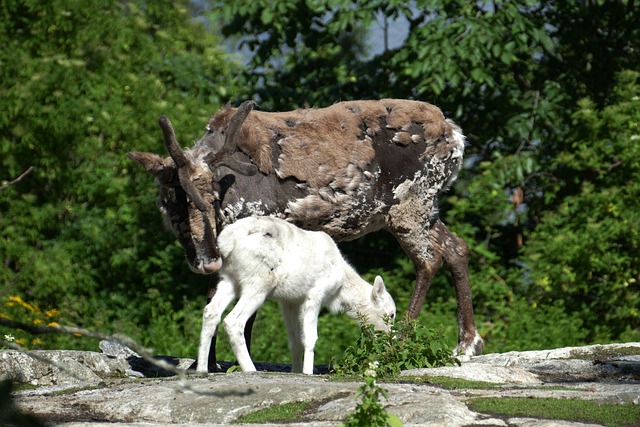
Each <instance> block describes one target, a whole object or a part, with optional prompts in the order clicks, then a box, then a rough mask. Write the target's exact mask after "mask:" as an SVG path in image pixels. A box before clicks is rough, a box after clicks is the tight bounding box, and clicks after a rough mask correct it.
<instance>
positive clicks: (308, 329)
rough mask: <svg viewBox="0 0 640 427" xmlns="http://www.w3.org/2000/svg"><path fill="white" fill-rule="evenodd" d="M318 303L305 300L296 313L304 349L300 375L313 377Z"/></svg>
mask: <svg viewBox="0 0 640 427" xmlns="http://www.w3.org/2000/svg"><path fill="white" fill-rule="evenodd" d="M320 307H321V303H320V301H315V300H306V301H305V302H304V303H303V304H302V306H301V307H300V312H299V313H298V316H299V318H300V319H301V320H302V330H301V332H302V334H301V335H302V336H301V340H302V347H303V348H304V361H303V365H302V373H303V374H308V375H313V362H314V359H315V347H316V342H317V341H318V316H319V315H320Z"/></svg>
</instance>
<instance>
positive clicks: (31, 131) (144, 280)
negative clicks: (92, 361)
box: [0, 0, 234, 356]
mask: <svg viewBox="0 0 640 427" xmlns="http://www.w3.org/2000/svg"><path fill="white" fill-rule="evenodd" d="M188 5H189V3H188V2H187V1H179V2H172V3H171V4H168V3H161V4H160V3H159V4H153V5H149V4H147V3H146V2H139V1H127V2H116V1H102V2H92V3H90V4H81V3H78V2H74V1H67V0H56V1H51V2H46V3H42V2H33V1H18V2H15V1H11V2H6V1H3V2H2V3H1V6H0V22H1V23H0V41H1V44H0V45H1V46H2V48H0V75H1V76H2V81H3V85H2V87H1V88H0V96H1V97H2V99H3V102H2V105H1V106H0V135H1V136H0V180H2V183H3V185H2V187H0V188H2V190H0V259H2V260H3V264H2V267H1V268H0V292H1V293H2V295H0V296H5V297H9V296H16V297H21V298H22V299H23V300H24V301H26V302H28V303H29V304H32V305H34V306H35V305H37V306H39V307H40V309H41V310H42V311H44V312H47V311H49V310H52V309H57V310H59V313H60V315H59V318H58V319H57V320H58V321H59V322H60V323H64V324H77V325H82V326H85V327H88V328H95V329H98V330H101V331H104V332H111V331H114V330H118V331H120V332H123V333H126V334H131V335H132V336H135V337H136V338H138V339H139V340H140V341H147V342H146V344H152V345H153V346H154V347H156V348H157V349H158V350H160V351H163V352H165V351H166V352H172V353H174V354H176V355H180V354H182V355H185V356H186V355H192V354H193V353H194V348H195V346H196V342H197V337H196V336H195V335H197V332H196V334H193V333H192V332H193V324H194V322H191V321H190V320H185V319H187V318H188V317H189V316H190V313H191V312H192V311H193V310H194V308H195V307H194V306H195V305H197V304H195V303H192V304H190V305H188V307H186V308H185V310H186V311H184V312H183V313H182V314H181V313H179V312H180V310H181V309H183V300H184V297H185V296H188V297H189V299H190V300H194V301H197V298H196V296H201V295H202V296H203V295H204V293H205V285H202V284H201V285H200V286H193V284H195V283H197V282H198V280H196V279H195V278H194V277H193V275H191V274H190V273H189V272H188V269H186V268H184V267H185V266H184V258H183V257H184V255H183V251H182V249H181V247H180V246H179V245H177V244H176V243H174V238H173V237H172V236H171V235H170V234H169V233H168V232H166V231H165V230H164V229H163V227H162V225H161V221H160V217H159V214H158V213H157V209H156V208H155V207H154V203H153V200H154V198H155V192H156V190H155V189H154V188H153V184H152V179H150V177H149V176H148V175H147V174H146V173H145V172H144V171H142V170H139V169H138V168H137V167H136V166H135V165H134V164H133V163H132V162H131V161H130V160H129V159H127V158H126V156H125V154H126V152H127V151H131V150H148V151H161V149H162V144H161V143H160V141H161V139H160V132H159V129H158V128H157V125H156V124H155V121H156V119H157V118H158V117H159V116H160V115H161V114H169V115H170V116H172V118H173V119H174V125H175V126H176V128H178V129H184V131H181V136H180V138H181V139H182V138H185V139H184V140H185V141H189V140H192V139H193V138H194V137H195V135H193V134H190V132H195V131H197V129H198V128H199V127H200V126H202V125H203V124H204V122H205V120H206V119H207V118H208V116H209V114H210V112H211V110H212V109H213V108H215V106H216V104H219V103H220V102H221V100H222V99H223V98H226V97H227V96H228V95H229V93H231V92H232V91H233V90H234V88H233V86H231V87H230V86H229V85H228V81H231V72H232V70H233V69H234V65H233V63H232V62H230V61H229V60H228V58H227V56H226V55H225V54H224V53H222V51H221V49H220V48H219V47H218V46H219V39H217V38H216V37H215V36H213V35H212V34H210V33H208V32H206V31H205V29H204V27H203V25H201V24H198V23H197V22H195V21H193V20H192V18H191V16H190V14H189V8H188ZM210 103H213V104H214V106H211V105H210ZM187 123H196V124H199V125H198V126H193V125H192V124H189V126H187ZM30 167H33V168H32V169H31V172H30V173H28V174H27V175H25V176H24V177H23V178H22V180H21V181H19V182H16V183H13V184H9V182H11V181H13V180H14V179H15V178H16V177H18V176H19V175H20V174H22V173H23V172H24V171H26V170H29V168H30ZM204 280H206V279H201V280H200V282H202V281H204ZM190 285H191V286H190ZM149 289H156V290H157V291H158V295H162V298H154V295H147V293H148V291H147V290H149ZM148 297H150V298H151V299H152V300H153V303H157V304H158V306H156V307H157V308H155V312H153V311H152V307H151V305H150V300H149V299H147V298H148ZM201 304H204V297H202V301H201ZM2 307H3V308H2V310H3V311H1V313H3V314H4V315H5V316H8V317H11V316H12V314H11V313H5V312H4V307H6V305H3V306H2ZM169 312H171V313H174V312H177V313H175V314H171V315H169V314H168V313H169ZM161 318H162V321H161V322H162V323H165V325H164V326H161V325H160V324H159V323H158V324H157V325H154V324H155V322H158V321H159V320H160V319H161ZM169 320H173V321H177V322H178V324H177V325H176V326H175V327H174V326H173V325H174V323H169V322H168V321H169ZM170 325H171V326H170ZM167 328H169V329H170V332H171V333H176V334H179V335H176V336H173V337H171V336H168V335H167V333H166V332H167ZM172 328H174V329H172ZM163 329H164V332H160V331H162V330H163ZM150 330H151V331H153V332H154V335H153V336H147V337H145V335H146V334H147V333H148V332H149V331H150ZM182 330H188V331H189V332H190V336H188V337H184V338H183V337H182V336H181V334H180V332H181V331H182ZM156 331H158V332H159V333H156ZM69 339H70V338H64V339H62V340H63V341H59V340H60V338H55V337H42V341H43V342H44V344H42V345H44V346H56V345H69V346H78V347H85V346H89V347H90V348H95V343H93V342H86V341H83V343H82V344H79V343H70V342H69V341H68V340H69ZM185 339H188V340H189V341H192V342H193V344H190V345H189V351H188V353H187V354H184V353H182V352H183V351H186V350H185V349H184V344H183V343H184V341H185ZM159 341H162V342H159ZM173 343H177V344H178V347H182V348H176V347H174V344H173Z"/></svg>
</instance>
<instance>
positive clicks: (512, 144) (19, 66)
mask: <svg viewBox="0 0 640 427" xmlns="http://www.w3.org/2000/svg"><path fill="white" fill-rule="evenodd" d="M629 4H631V3H629V2H625V1H622V0H616V1H608V2H586V3H584V2H582V3H575V2H544V3H540V2H534V1H531V0H516V1H510V2H502V1H500V2H465V1H462V0H456V1H444V0H428V1H417V2H388V1H381V0H367V1H358V2H356V1H352V0H346V1H338V2H336V1H334V0H314V1H301V0H283V1H277V2H273V1H266V0H259V1H253V2H238V1H228V0H219V1H212V2H209V6H211V7H207V5H200V6H198V7H203V9H204V10H207V12H206V13H207V14H208V15H207V17H208V18H209V21H208V22H207V20H206V19H204V18H205V17H203V16H194V14H195V13H201V12H199V11H197V10H196V6H194V4H193V2H189V1H187V0H179V1H174V2H151V3H150V2H144V1H142V0H127V1H121V2H116V1H114V0H103V1H99V2H91V3H86V4H85V3H79V2H74V1H71V0H53V1H50V2H35V1H32V0H20V1H8V0H4V1H3V0H0V42H1V43H0V46H1V47H0V77H1V80H2V85H1V86H0V97H1V99H2V103H1V104H0V259H1V260H2V264H1V265H0V315H2V316H4V317H8V318H10V319H14V320H19V321H22V322H25V323H28V324H34V323H36V322H44V323H45V324H46V323H47V322H51V321H55V322H59V323H61V324H76V325H80V326H84V327H87V328H93V329H97V330H99V331H101V332H104V333H111V332H114V331H117V332H121V333H124V334H127V335H129V336H132V337H134V338H136V339H137V340H138V341H141V342H142V343H143V344H144V345H145V346H150V347H154V348H155V349H156V350H157V352H159V353H170V354H172V355H176V356H192V357H193V356H194V355H195V354H196V348H197V343H198V333H199V329H200V328H199V323H200V316H201V308H202V307H203V306H204V303H205V298H204V295H205V291H206V286H207V281H208V279H207V278H204V277H200V276H196V275H194V274H192V273H191V272H190V271H189V269H188V268H187V266H186V263H185V261H184V252H183V249H182V248H181V247H180V245H179V244H178V243H176V242H175V239H174V237H173V236H172V235H171V234H170V233H169V232H167V231H165V230H164V229H163V226H162V223H161V219H160V216H159V214H158V212H157V209H156V208H155V206H154V199H155V197H156V194H157V190H156V189H155V187H154V185H153V184H152V179H151V178H150V177H149V176H148V174H146V173H145V172H144V171H142V170H141V169H140V168H138V167H137V166H136V165H134V164H133V163H132V162H131V161H130V160H128V159H127V158H126V156H125V153H126V152H127V151H133V150H139V151H153V152H159V153H161V152H163V150H164V148H163V146H162V144H161V138H160V132H159V129H158V127H157V125H156V120H157V118H158V116H160V115H161V114H167V115H169V116H170V117H171V119H172V121H173V123H174V125H175V128H176V130H177V133H178V138H179V140H180V142H181V143H182V145H183V146H186V145H188V144H190V142H191V141H193V140H194V139H196V138H197V136H198V133H199V132H200V131H202V126H203V125H204V123H205V121H206V119H207V118H208V117H209V115H210V114H211V113H213V112H214V111H216V110H217V109H218V108H219V106H220V105H221V104H223V103H225V102H227V101H228V100H239V99H249V98H253V99H256V100H257V101H259V103H260V106H261V107H262V108H263V109H264V110H289V109H292V108H295V107H300V106H305V105H307V104H308V105H310V106H318V107H320V106H326V105H329V104H331V103H333V102H336V101H340V100H347V99H372V98H381V97H399V98H403V97H406V98H413V99H421V100H427V101H430V102H433V103H435V104H437V105H439V106H440V107H442V108H443V110H444V111H445V112H446V114H447V115H448V116H449V117H453V118H454V119H455V120H456V122H457V123H459V124H460V125H461V126H462V127H463V129H464V131H465V134H466V135H467V136H468V144H467V148H466V163H465V166H466V167H465V169H464V170H463V171H462V172H461V174H460V176H459V178H458V180H457V182H456V184H455V186H454V188H453V189H452V190H451V191H450V192H449V194H448V195H447V197H442V200H441V204H440V215H441V217H442V219H443V220H444V222H445V223H446V224H448V226H449V228H450V229H452V230H453V231H454V232H456V233H457V234H458V235H460V236H461V237H463V238H464V239H465V240H466V241H467V242H468V243H469V246H470V248H471V255H470V258H471V259H470V270H471V271H470V273H471V283H472V290H473V297H474V306H475V309H476V319H477V323H478V325H479V328H480V332H481V334H482V335H483V338H484V339H485V343H486V350H485V351H487V352H491V351H507V350H515V349H518V350H523V349H533V348H545V347H550V346H563V345H579V344H584V343H590V342H607V341H618V340H623V341H628V340H640V321H639V316H640V315H639V313H638V307H640V301H639V297H638V295H640V292H638V290H639V289H638V287H639V286H640V284H639V283H640V272H639V271H638V265H640V262H639V261H640V260H638V254H639V253H640V251H639V250H638V249H639V248H638V246H639V237H638V232H637V227H636V226H635V225H636V224H637V223H638V220H639V219H640V218H638V212H640V209H638V208H639V207H638V202H637V201H638V200H639V197H638V195H639V194H638V192H639V187H638V182H639V181H640V180H639V179H638V173H639V171H638V167H639V166H638V165H639V164H640V162H638V161H637V159H638V155H639V154H640V153H639V148H638V147H640V145H639V144H638V140H637V139H638V135H639V134H640V132H639V131H638V123H640V119H639V116H640V107H639V102H638V97H639V96H640V90H639V89H638V86H639V83H638V74H637V72H631V71H625V70H638V69H640V55H636V54H633V53H634V52H637V51H638V49H640V38H639V31H640V30H639V29H638V25H637V22H638V21H639V20H640V16H638V15H639V14H640V9H638V8H637V7H635V8H631V7H629ZM391 26H393V28H395V29H398V28H399V29H400V30H401V31H400V32H402V30H404V31H406V32H405V34H404V36H401V37H400V38H399V39H398V40H397V41H396V44H394V45H392V44H389V43H385V40H380V39H378V40H376V39H374V38H373V37H372V35H373V34H374V33H373V31H372V28H374V27H377V28H379V31H378V33H376V34H382V36H380V37H386V36H385V34H388V33H386V32H385V29H386V30H388V29H393V28H391ZM386 41H387V42H389V41H390V40H386ZM376 42H377V43H376ZM223 43H224V44H225V45H226V46H232V45H234V44H236V45H241V46H242V47H243V48H244V50H243V54H245V55H246V56H245V57H243V58H241V59H242V60H243V62H244V63H247V65H244V66H243V65H241V64H240V63H239V62H235V61H233V60H231V56H230V55H228V54H226V53H224V51H223V48H222V44H223ZM231 49H232V50H233V49H234V48H231ZM342 248H343V249H344V250H345V251H346V253H347V256H348V257H349V258H350V259H351V260H352V262H353V263H354V265H355V266H356V267H357V269H358V270H359V271H361V272H367V276H372V275H374V274H381V275H382V276H383V277H385V279H386V281H387V284H388V285H389V289H390V290H391V292H392V294H393V295H394V298H395V299H396V302H397V305H398V309H399V311H400V312H402V311H403V310H404V308H405V307H406V305H407V302H408V300H409V298H410V296H411V292H412V288H413V282H414V279H415V278H414V276H413V266H412V264H411V262H410V261H408V260H407V259H406V257H404V255H403V252H402V250H401V248H400V247H399V246H398V245H397V243H396V242H395V241H393V238H392V237H391V236H389V235H388V234H384V233H374V234H372V235H369V236H366V237H364V238H361V239H358V240H357V241H355V242H350V243H348V244H343V245H342ZM16 298H19V299H20V301H21V302H22V303H24V304H26V305H28V306H29V307H32V308H33V310H30V309H28V308H26V305H22V304H14V305H13V306H9V305H8V303H10V302H11V301H14V303H15V302H16V301H17V300H16ZM52 310H57V311H56V313H57V314H56V315H55V316H54V317H52V318H48V317H47V316H46V313H51V312H52ZM455 310H456V309H455V292H454V289H453V288H452V286H451V285H450V284H449V283H448V277H447V275H446V274H439V275H437V276H436V280H435V281H434V283H433V284H432V286H431V289H430V292H429V295H428V297H427V301H426V304H425V308H424V310H423V313H422V314H421V315H420V318H419V321H420V323H421V324H423V325H428V326H429V327H430V328H439V330H441V331H442V334H443V335H442V337H441V338H442V342H443V343H444V342H446V343H447V345H448V346H450V347H453V345H455V340H456V337H457V326H456V311H455ZM282 330H283V325H282V323H281V315H280V313H279V310H278V309H277V307H276V306H266V307H265V308H263V309H262V310H261V313H260V316H259V318H258V322H257V324H256V331H255V333H254V337H255V340H254V343H253V344H254V345H253V347H252V353H253V354H254V355H255V357H256V360H270V361H274V362H286V361H288V360H289V352H288V349H287V345H286V334H283V333H282ZM357 332H358V330H357V328H356V327H355V326H354V324H353V322H351V320H348V319H346V318H345V317H343V316H321V319H320V326H319V337H320V339H319V341H318V346H317V357H316V359H317V360H318V362H319V363H327V362H329V361H330V360H331V357H332V356H334V355H336V354H341V353H342V352H344V350H345V349H346V348H347V347H348V346H349V345H350V344H352V343H353V342H354V341H355V340H356V339H357ZM5 333H12V334H14V335H15V336H16V338H17V339H21V340H23V341H22V342H23V343H24V345H25V346H27V347H29V348H51V347H67V348H90V349H95V347H96V344H95V342H94V341H93V340H88V339H82V338H77V337H73V336H67V335H64V336H60V337H56V336H53V335H48V336H42V337H38V338H33V337H29V336H27V335H26V334H25V333H23V332H19V333H18V332H16V331H11V330H6V329H5V328H3V329H0V334H2V335H0V336H3V335H4V334H5ZM223 339H224V337H223ZM274 341H275V343H274ZM443 347H444V344H443ZM219 348H220V356H221V358H224V359H231V358H232V357H233V356H232V354H231V352H230V350H229V349H228V347H227V346H226V345H225V343H224V341H223V342H222V343H221V345H220V346H219ZM402 363H404V362H402ZM407 363H409V362H407ZM411 363H414V362H411ZM415 363H417V362H415Z"/></svg>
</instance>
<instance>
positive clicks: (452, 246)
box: [431, 220, 484, 360]
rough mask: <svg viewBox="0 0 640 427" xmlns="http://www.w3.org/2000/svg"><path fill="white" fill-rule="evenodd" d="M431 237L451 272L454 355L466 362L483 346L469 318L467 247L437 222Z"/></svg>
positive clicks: (470, 312) (470, 308)
mask: <svg viewBox="0 0 640 427" xmlns="http://www.w3.org/2000/svg"><path fill="white" fill-rule="evenodd" d="M431 234H432V236H433V237H434V238H435V239H437V241H438V246H439V247H440V248H441V249H442V257H443V259H444V262H445V264H446V265H447V267H448V268H449V271H451V276H452V278H453V283H454V286H455V288H456V299H457V301H458V345H457V346H456V349H455V353H456V354H457V355H460V356H462V359H463V360H464V359H467V360H468V358H469V357H470V356H475V355H478V354H482V350H483V348H484V343H483V342H482V338H481V337H480V335H479V334H478V329H477V328H476V323H475V320H474V315H473V302H472V298H471V286H470V285H469V247H468V246H467V243H466V242H465V241H464V240H462V239H461V238H459V237H457V236H455V235H454V234H453V233H452V232H451V231H450V230H449V229H448V228H447V227H446V226H445V225H444V224H443V223H442V222H441V221H440V220H438V221H437V222H436V224H435V225H434V227H433V228H432V233H431Z"/></svg>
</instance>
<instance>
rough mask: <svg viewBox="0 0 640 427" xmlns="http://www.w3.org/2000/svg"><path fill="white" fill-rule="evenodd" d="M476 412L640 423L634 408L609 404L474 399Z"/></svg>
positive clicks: (599, 421) (637, 411)
mask: <svg viewBox="0 0 640 427" xmlns="http://www.w3.org/2000/svg"><path fill="white" fill-rule="evenodd" d="M469 405H470V406H471V408H472V409H473V410H474V411H477V412H484V413H489V414H497V415H506V416H510V417H528V418H543V419H552V420H570V421H581V422H585V423H598V424H603V425H607V426H631V425H637V424H638V422H639V421H640V408H638V406H636V405H632V404H625V405H620V404H613V405H611V404H605V403H599V402H594V401H591V400H578V399H538V398H536V399H530V398H517V397H515V398H514V397H500V398H492V397H480V398H476V399H471V400H470V401H469Z"/></svg>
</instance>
